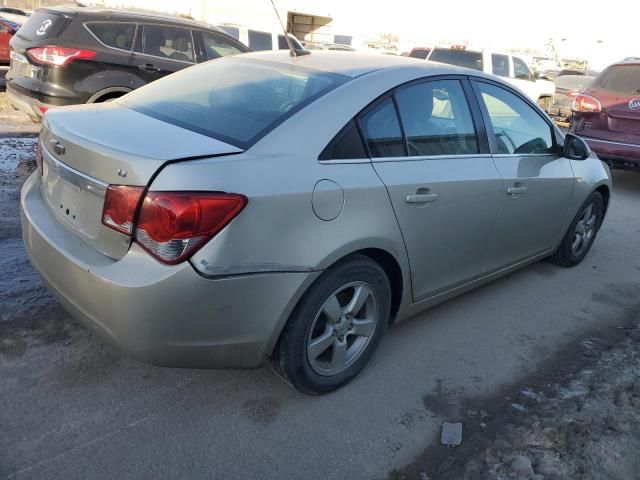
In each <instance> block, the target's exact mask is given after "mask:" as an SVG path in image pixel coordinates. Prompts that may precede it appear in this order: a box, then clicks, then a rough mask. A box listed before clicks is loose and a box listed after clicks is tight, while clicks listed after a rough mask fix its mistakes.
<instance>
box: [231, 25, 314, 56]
mask: <svg viewBox="0 0 640 480" xmlns="http://www.w3.org/2000/svg"><path fill="white" fill-rule="evenodd" d="M218 28H220V29H221V30H222V31H224V32H225V33H227V35H229V36H231V37H233V38H235V39H236V40H238V41H240V42H242V43H243V44H245V45H246V46H248V47H249V48H250V49H251V50H252V51H254V52H260V51H264V50H289V44H288V43H287V38H286V37H285V36H284V33H274V32H265V31H262V30H256V29H253V28H247V27H242V26H240V25H218ZM288 36H289V39H290V40H291V44H292V45H293V48H294V49H295V50H304V47H303V46H302V44H301V43H300V41H299V40H298V39H297V38H296V37H294V36H293V35H291V34H288Z"/></svg>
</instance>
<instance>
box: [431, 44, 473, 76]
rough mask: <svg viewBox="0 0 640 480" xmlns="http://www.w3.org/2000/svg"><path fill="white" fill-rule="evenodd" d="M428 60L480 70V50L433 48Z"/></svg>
mask: <svg viewBox="0 0 640 480" xmlns="http://www.w3.org/2000/svg"><path fill="white" fill-rule="evenodd" d="M429 60H431V61H433V62H440V63H448V64H449V65H457V66H459V67H467V68H473V69H475V70H480V71H482V69H483V65H482V52H471V51H469V50H456V49H449V48H435V49H434V50H433V52H431V56H430V57H429Z"/></svg>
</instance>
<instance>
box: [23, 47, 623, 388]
mask: <svg viewBox="0 0 640 480" xmlns="http://www.w3.org/2000/svg"><path fill="white" fill-rule="evenodd" d="M38 163H39V168H38V171H37V172H35V173H34V174H33V175H32V176H31V177H30V178H29V180H28V181H27V182H26V184H25V186H24V188H23V191H22V199H21V204H22V223H23V236H24V242H25V244H26V247H27V251H28V253H29V256H30V258H31V261H32V263H33V265H34V266H35V268H36V269H37V270H38V271H39V272H40V273H41V275H42V278H43V280H44V282H45V283H46V285H47V286H48V287H49V288H50V289H51V291H53V292H54V293H55V294H57V296H58V298H59V299H60V301H61V303H62V304H63V305H65V306H66V308H68V309H69V311H71V312H72V313H73V314H74V315H75V316H77V318H79V319H80V320H81V321H82V322H83V323H84V324H85V325H87V326H88V327H90V328H91V329H93V330H94V331H96V332H97V333H98V334H99V335H101V336H103V337H104V338H106V339H108V340H110V341H111V342H113V343H114V344H116V345H117V346H119V347H120V348H121V349H122V350H124V351H125V352H127V353H128V354H130V355H131V356H133V357H135V358H138V359H140V360H143V361H147V362H151V363H154V364H157V365H165V366H182V367H241V368H252V367H258V366H260V365H263V364H264V363H266V362H267V361H269V360H271V362H272V363H273V365H274V367H275V369H276V371H277V372H278V373H279V374H280V375H281V376H282V377H284V378H285V379H286V380H287V381H288V382H289V383H291V384H292V385H293V386H295V387H296V388H298V389H299V390H301V391H303V392H305V393H309V394H320V393H326V392H329V391H331V390H334V389H336V388H338V387H340V386H342V385H344V384H345V383H347V382H348V381H350V380H351V379H352V378H353V377H354V376H356V375H357V374H358V373H359V372H360V371H361V370H362V369H363V368H364V367H365V365H366V364H367V362H369V360H370V359H371V357H372V355H373V354H374V352H375V350H376V348H377V347H378V345H379V343H380V341H381V340H382V337H383V336H384V333H385V330H386V329H387V327H388V325H389V324H390V323H393V322H397V321H400V320H403V319H405V318H407V317H409V316H411V315H413V314H415V313H417V312H419V311H421V310H423V309H425V308H427V307H430V306H432V305H435V304H437V303H439V302H442V301H444V300H446V299H449V298H451V297H453V296H455V295H458V294H461V293H463V292H465V291H467V290H470V289H472V288H474V287H477V286H479V285H481V284H483V283H486V282H488V281H490V280H493V279H495V278H498V277H500V276H503V275H505V274H507V273H509V272H511V271H513V270H515V269H518V268H521V267H524V266H526V265H528V264H530V263H532V262H536V261H538V260H542V259H546V258H548V259H550V260H551V261H553V262H554V263H556V264H558V265H561V266H564V267H571V266H573V265H576V264H577V263H579V262H580V261H582V259H583V258H584V257H585V255H587V252H588V251H589V249H590V248H591V246H592V244H593V241H594V239H595V237H596V234H597V232H598V229H599V228H600V225H601V224H602V221H603V218H604V215H605V212H606V210H607V206H608V204H609V197H610V194H611V177H610V172H609V170H608V168H607V167H606V165H604V164H603V163H602V162H600V160H598V158H597V157H596V156H595V155H594V154H592V153H591V152H590V151H589V149H588V147H587V146H586V144H585V143H584V142H583V141H582V140H580V139H579V138H578V137H576V136H573V135H567V136H566V137H564V136H563V135H562V134H561V132H559V131H558V130H557V129H556V127H555V126H554V125H553V124H552V122H551V121H550V120H549V118H548V117H547V116H546V115H545V114H544V113H543V112H542V111H541V110H540V109H539V108H538V107H537V106H536V105H535V104H533V103H531V102H530V101H529V100H528V99H527V97H526V96H525V95H523V94H522V93H521V92H520V91H518V90H517V89H514V88H513V87H512V86H509V85H507V84H505V83H504V82H502V81H500V80H499V79H498V78H496V77H492V76H488V75H484V74H482V73H479V72H477V71H472V70H467V69H461V68H456V67H451V66H445V65H438V64H431V63H429V62H424V61H417V60H412V59H407V58H402V57H391V56H386V55H372V56H366V55H363V56H360V55H354V54H353V53H340V52H313V53H311V54H310V55H305V56H303V57H298V58H291V57H289V56H288V54H287V53H286V52H283V53H281V52H269V53H260V54H249V55H242V56H238V57H227V58H224V59H220V60H215V61H213V62H209V63H206V64H203V65H200V66H196V67H193V68H189V69H187V70H185V71H182V72H180V73H177V74H175V75H171V76H169V77H167V78H165V79H163V80H160V81H158V82H155V83H153V84H150V85H148V86H146V87H144V88H141V89H140V90H137V91H135V92H133V93H131V94H129V95H127V96H125V97H123V98H121V99H119V100H118V101H116V102H113V103H109V104H102V105H87V106H78V107H71V108H66V109H60V110H54V111H50V112H49V113H47V115H46V117H45V119H44V123H43V128H42V133H41V135H40V141H39V150H38Z"/></svg>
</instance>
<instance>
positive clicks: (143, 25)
mask: <svg viewBox="0 0 640 480" xmlns="http://www.w3.org/2000/svg"><path fill="white" fill-rule="evenodd" d="M248 51H250V50H249V49H248V48H247V47H246V46H245V45H243V44H242V43H240V42H239V41H237V40H235V39H234V38H232V37H230V36H229V35H227V34H226V33H224V32H223V31H222V30H220V29H218V28H216V27H213V26H210V25H206V24H203V23H198V22H195V21H191V20H187V19H183V18H179V17H171V16H164V15H154V14H149V13H140V12H134V11H127V10H115V9H105V8H87V7H80V6H70V7H68V6H65V7H55V8H41V9H38V10H36V11H35V12H33V14H32V15H31V16H30V17H29V19H28V20H27V21H26V22H25V24H24V25H23V26H22V28H21V29H20V30H19V31H18V33H17V34H16V35H15V36H14V37H13V39H12V40H11V67H10V69H9V72H8V73H7V77H6V79H7V94H8V96H9V99H10V100H11V104H12V105H13V106H14V108H17V109H19V110H22V111H24V112H25V113H27V114H28V115H29V116H30V117H31V118H32V119H34V120H36V121H37V120H39V119H40V118H42V115H43V114H44V112H46V111H47V110H48V109H49V108H53V107H57V106H64V105H73V104H78V103H95V102H105V101H108V100H112V99H114V98H117V97H120V96H122V95H124V94H125V93H128V92H130V91H132V90H134V89H136V88H138V87H141V86H143V85H145V84H147V83H149V82H152V81H154V80H157V79H158V78H161V77H164V76H165V75H168V74H170V73H173V72H176V71H178V70H181V69H183V68H185V67H188V66H190V65H193V64H194V63H201V62H205V61H207V60H212V59H215V58H218V57H221V56H226V55H232V54H236V53H243V52H248Z"/></svg>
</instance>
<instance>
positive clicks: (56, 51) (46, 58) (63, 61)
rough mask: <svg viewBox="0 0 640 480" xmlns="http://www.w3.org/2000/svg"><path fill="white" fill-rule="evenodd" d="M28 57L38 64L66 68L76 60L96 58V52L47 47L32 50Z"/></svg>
mask: <svg viewBox="0 0 640 480" xmlns="http://www.w3.org/2000/svg"><path fill="white" fill-rule="evenodd" d="M27 55H29V57H30V58H31V59H32V60H33V61H34V62H36V63H40V64H43V65H53V66H56V67H64V66H66V65H68V64H69V63H71V62H73V61H74V60H91V59H92V58H93V57H95V56H96V52H94V51H92V50H82V49H79V48H69V47H56V46H54V45H47V46H46V47H36V48H30V49H29V50H27Z"/></svg>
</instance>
